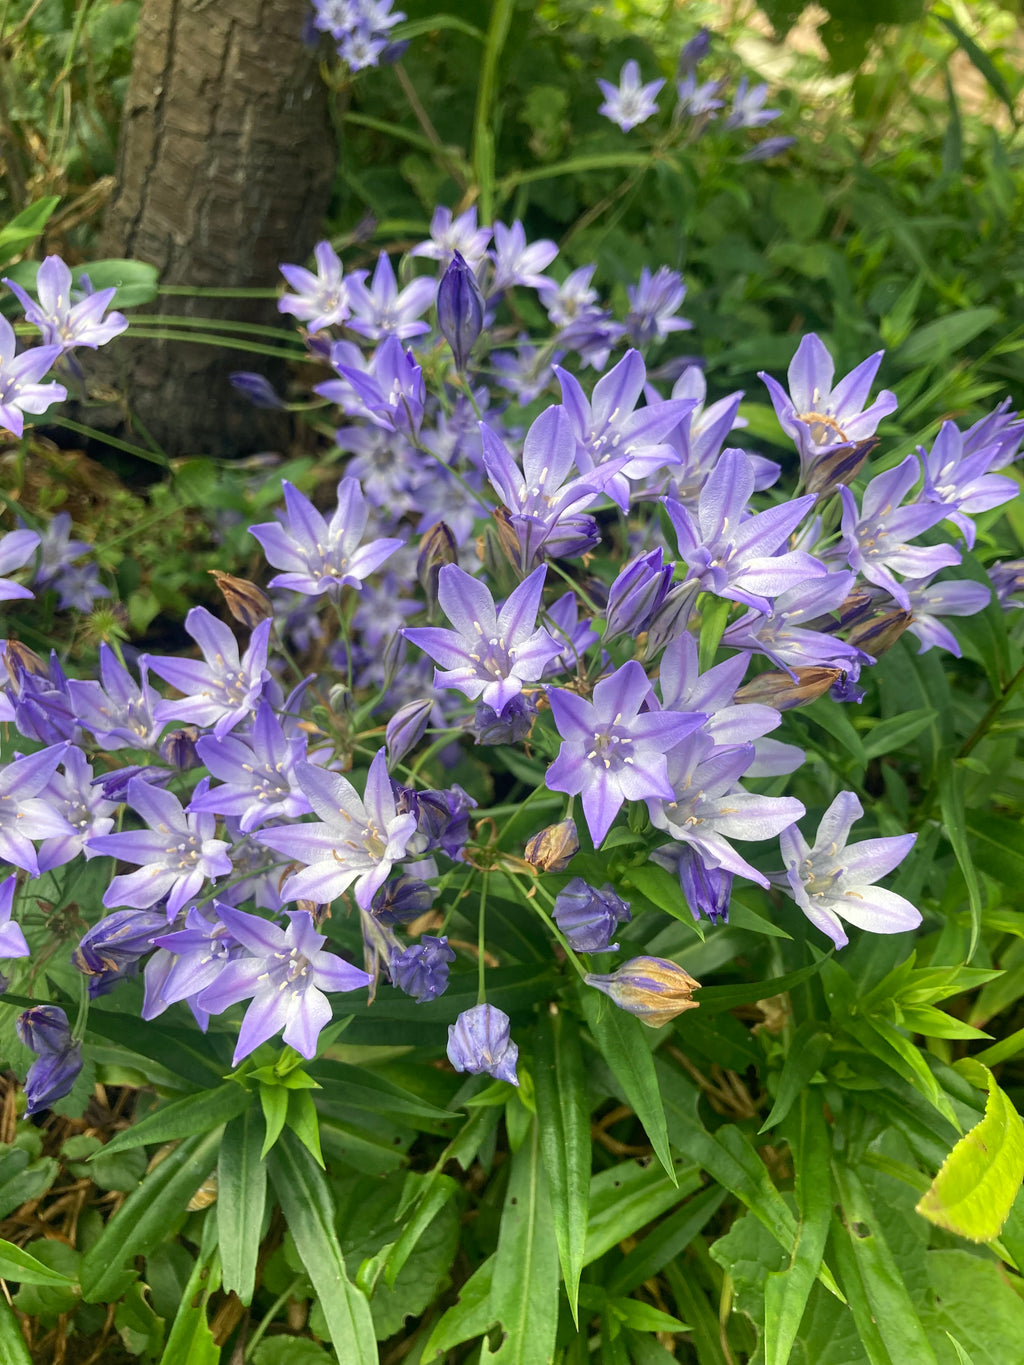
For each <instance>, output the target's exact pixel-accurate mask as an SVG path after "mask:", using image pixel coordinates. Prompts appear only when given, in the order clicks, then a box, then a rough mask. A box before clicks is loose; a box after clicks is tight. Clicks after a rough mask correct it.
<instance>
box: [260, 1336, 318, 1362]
mask: <svg viewBox="0 0 1024 1365" xmlns="http://www.w3.org/2000/svg"><path fill="white" fill-rule="evenodd" d="M252 1365H331V1357H330V1356H329V1355H328V1354H327V1351H326V1350H325V1349H324V1347H323V1346H318V1345H317V1343H316V1342H315V1341H310V1339H309V1337H264V1338H263V1340H262V1341H261V1342H260V1344H259V1345H258V1346H257V1347H256V1350H255V1351H254V1352H253V1356H252Z"/></svg>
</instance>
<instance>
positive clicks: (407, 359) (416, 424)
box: [315, 336, 426, 437]
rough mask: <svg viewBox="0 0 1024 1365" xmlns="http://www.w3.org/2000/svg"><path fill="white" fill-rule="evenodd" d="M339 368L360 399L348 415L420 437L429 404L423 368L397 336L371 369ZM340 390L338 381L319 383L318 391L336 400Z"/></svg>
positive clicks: (386, 342)
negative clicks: (427, 403)
mask: <svg viewBox="0 0 1024 1365" xmlns="http://www.w3.org/2000/svg"><path fill="white" fill-rule="evenodd" d="M336 369H337V371H338V373H339V374H340V375H341V376H342V377H343V378H344V379H345V380H347V381H348V384H347V387H348V388H349V389H350V390H351V391H353V392H354V394H355V397H356V399H357V400H358V402H357V404H354V405H350V406H347V407H346V411H347V412H351V413H352V414H353V415H358V416H363V417H366V418H367V419H368V420H369V421H371V422H373V423H375V424H376V425H377V426H379V427H384V428H386V430H388V431H396V432H402V433H404V434H405V435H411V436H413V437H418V436H419V430H420V423H421V422H422V421H423V405H424V403H425V402H426V387H425V385H424V383H423V369H422V367H421V366H419V365H417V364H416V361H415V359H414V357H413V354H412V352H411V351H406V350H404V349H403V348H402V343H401V342H400V341H399V340H398V338H397V337H394V336H389V337H387V338H386V339H385V340H384V341H382V342H381V344H380V345H379V346H378V347H377V350H376V351H375V352H374V355H373V359H372V360H371V362H370V366H369V368H367V369H362V368H360V367H359V366H356V365H340V364H339V365H337V366H336ZM338 388H339V385H338V384H337V382H336V381H334V380H329V381H328V382H327V383H326V384H318V385H317V386H316V390H315V391H316V392H317V393H319V394H322V395H323V396H324V397H325V398H330V399H332V400H334V399H335V398H336V397H337V396H338Z"/></svg>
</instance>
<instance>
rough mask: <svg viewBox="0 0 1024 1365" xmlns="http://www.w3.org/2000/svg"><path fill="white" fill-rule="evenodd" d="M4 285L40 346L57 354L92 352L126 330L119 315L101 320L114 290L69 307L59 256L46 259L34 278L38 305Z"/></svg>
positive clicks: (67, 279) (65, 269)
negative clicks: (38, 337)
mask: <svg viewBox="0 0 1024 1365" xmlns="http://www.w3.org/2000/svg"><path fill="white" fill-rule="evenodd" d="M4 284H6V285H7V287H8V289H10V290H13V292H14V293H15V294H17V296H18V300H19V302H20V303H21V306H22V308H24V310H25V321H26V322H31V324H32V326H33V327H38V328H39V330H40V332H41V333H42V338H43V345H44V346H57V347H59V348H60V350H61V351H70V350H72V349H73V348H74V347H75V346H88V347H89V348H90V349H91V350H93V351H95V350H96V348H97V347H98V346H105V345H106V343H107V342H108V341H112V340H113V339H114V337H116V336H120V335H121V333H122V332H123V331H125V329H126V328H127V326H128V319H127V318H126V317H125V315H124V314H123V313H110V314H108V316H107V317H104V316H103V314H104V313H105V312H106V310H107V308H108V307H109V306H110V303H111V302H112V301H113V298H114V295H115V294H116V293H117V289H116V287H111V288H109V289H97V290H96V291H95V293H91V292H90V293H86V294H84V296H80V297H79V302H78V303H72V299H73V297H74V295H73V291H72V286H71V270H70V267H69V266H67V265H66V264H65V263H64V261H62V260H61V258H60V257H59V256H47V258H46V260H45V261H44V262H43V263H42V265H41V266H40V267H39V270H38V272H37V274H36V293H37V294H38V296H39V302H38V303H36V301H35V300H34V299H33V298H32V297H31V295H29V294H27V293H26V292H25V290H24V289H22V288H21V287H20V285H17V284H15V283H14V281H13V280H8V279H5V280H4Z"/></svg>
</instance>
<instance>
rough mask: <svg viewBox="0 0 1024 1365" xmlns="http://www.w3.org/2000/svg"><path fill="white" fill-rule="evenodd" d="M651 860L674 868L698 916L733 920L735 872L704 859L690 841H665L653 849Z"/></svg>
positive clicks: (693, 912)
mask: <svg viewBox="0 0 1024 1365" xmlns="http://www.w3.org/2000/svg"><path fill="white" fill-rule="evenodd" d="M651 862H652V863H657V865H658V866H659V867H663V868H664V869H665V870H666V872H674V873H675V874H676V876H677V877H678V878H679V887H680V890H681V891H682V893H683V895H684V897H685V898H686V903H687V905H688V906H689V907H690V914H691V915H692V916H693V918H694V919H695V920H699V919H700V917H701V915H707V917H708V919H709V920H710V921H711V923H712V924H717V923H718V922H719V920H721V922H722V923H723V924H728V923H729V900H730V898H731V896H732V878H733V874H732V873H731V872H726V871H725V869H724V868H721V867H708V865H707V863H705V861H704V859H703V858H702V857H701V856H700V854H699V853H698V852H697V851H696V849H694V848H691V847H690V845H689V844H664V845H663V846H662V847H661V848H656V849H654V851H653V852H652V853H651Z"/></svg>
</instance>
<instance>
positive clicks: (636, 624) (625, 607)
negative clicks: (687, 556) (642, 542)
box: [602, 546, 675, 644]
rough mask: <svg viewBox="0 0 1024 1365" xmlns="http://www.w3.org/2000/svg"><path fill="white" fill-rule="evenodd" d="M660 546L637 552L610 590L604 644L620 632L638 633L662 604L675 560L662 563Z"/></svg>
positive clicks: (616, 637)
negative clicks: (669, 562) (645, 552)
mask: <svg viewBox="0 0 1024 1365" xmlns="http://www.w3.org/2000/svg"><path fill="white" fill-rule="evenodd" d="M662 559H663V555H662V551H661V548H660V546H659V548H658V549H656V550H651V551H649V552H648V553H647V554H643V555H637V557H636V559H634V560H633V561H632V562H631V563H629V564H627V565H626V567H625V568H624V569H623V570H622V572H621V573H620V574H619V576H618V577H617V578H616V580H615V582H614V583H613V584H612V585H611V587H610V588H609V590H608V607H607V611H606V615H605V619H606V622H607V624H606V626H605V632H604V636H603V638H602V643H603V644H608V643H609V642H610V641H611V640H615V639H618V637H619V636H620V635H634V636H635V635H639V633H640V632H641V631H642V630H644V629H645V628H646V627H647V624H648V622H649V621H650V620H651V617H652V616H653V615H654V613H655V612H656V611H657V610H658V608H659V607H660V606H661V604H662V602H663V601H664V600H665V595H666V593H667V592H668V586H669V584H670V583H671V581H672V572H673V569H674V567H675V566H674V565H673V564H663V563H662Z"/></svg>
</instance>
